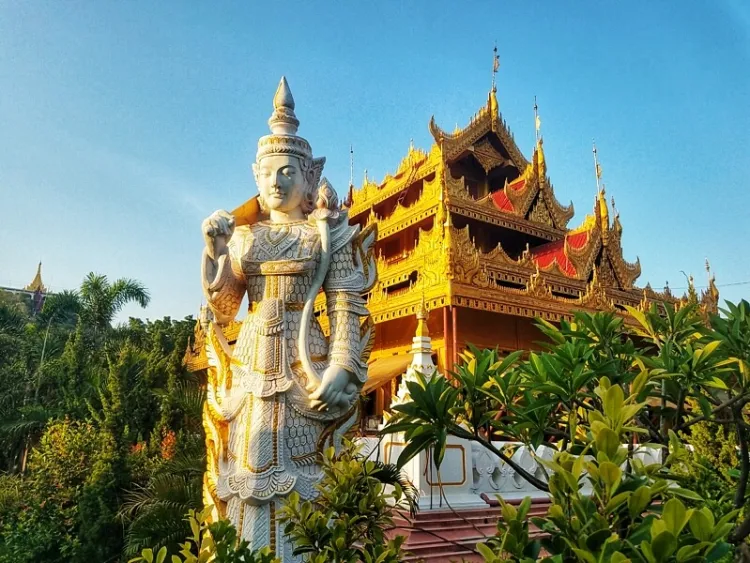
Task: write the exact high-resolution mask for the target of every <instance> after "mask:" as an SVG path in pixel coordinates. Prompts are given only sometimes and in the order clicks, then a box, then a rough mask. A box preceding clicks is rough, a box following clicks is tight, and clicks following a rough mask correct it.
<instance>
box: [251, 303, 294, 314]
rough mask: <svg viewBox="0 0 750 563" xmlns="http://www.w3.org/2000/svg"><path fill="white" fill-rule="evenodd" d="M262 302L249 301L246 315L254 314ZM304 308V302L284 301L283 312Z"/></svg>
mask: <svg viewBox="0 0 750 563" xmlns="http://www.w3.org/2000/svg"><path fill="white" fill-rule="evenodd" d="M261 303H262V301H251V302H250V304H249V305H248V307H247V312H248V313H255V312H257V311H258V309H259V306H260V304H261ZM304 308H305V302H304V301H285V302H284V310H285V311H289V312H292V311H301V310H302V309H304Z"/></svg>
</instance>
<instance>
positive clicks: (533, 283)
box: [525, 265, 552, 298]
mask: <svg viewBox="0 0 750 563" xmlns="http://www.w3.org/2000/svg"><path fill="white" fill-rule="evenodd" d="M525 292H526V294H527V295H532V296H534V297H542V298H551V297H552V289H551V288H550V287H549V286H548V285H547V283H546V282H545V281H544V278H543V277H542V274H541V273H540V272H539V266H538V265H537V267H536V271H535V272H534V273H533V274H531V276H529V281H528V282H526V289H525Z"/></svg>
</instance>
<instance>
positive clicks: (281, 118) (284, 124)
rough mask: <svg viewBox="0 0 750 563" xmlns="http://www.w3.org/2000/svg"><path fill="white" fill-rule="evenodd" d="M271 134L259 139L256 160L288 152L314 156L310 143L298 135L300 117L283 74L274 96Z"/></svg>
mask: <svg viewBox="0 0 750 563" xmlns="http://www.w3.org/2000/svg"><path fill="white" fill-rule="evenodd" d="M268 126H269V128H270V129H271V134H270V135H265V136H263V137H261V138H260V140H259V141H258V154H257V155H256V160H257V161H258V162H259V161H260V159H261V158H263V157H265V156H269V155H275V154H287V155H292V156H296V157H299V158H302V159H311V158H312V149H311V148H310V143H308V142H307V141H306V140H305V139H303V138H302V137H300V136H299V135H297V129H298V127H299V119H297V116H296V115H295V113H294V98H293V97H292V91H291V90H290V89H289V83H288V82H287V81H286V77H284V76H282V77H281V81H280V82H279V87H278V88H277V89H276V95H274V97H273V113H272V114H271V117H270V118H269V120H268Z"/></svg>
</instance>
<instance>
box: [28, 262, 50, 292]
mask: <svg viewBox="0 0 750 563" xmlns="http://www.w3.org/2000/svg"><path fill="white" fill-rule="evenodd" d="M24 289H25V290H26V291H38V292H40V293H47V288H46V287H44V283H42V263H41V262H39V265H38V266H37V267H36V275H35V276H34V279H33V280H31V283H30V284H29V285H27V286H26V287H24Z"/></svg>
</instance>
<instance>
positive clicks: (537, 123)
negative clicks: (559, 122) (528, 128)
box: [534, 96, 542, 144]
mask: <svg viewBox="0 0 750 563" xmlns="http://www.w3.org/2000/svg"><path fill="white" fill-rule="evenodd" d="M541 128H542V120H541V119H540V118H539V106H537V105H536V96H534V129H535V130H536V142H537V144H538V143H539V136H540V132H539V131H540V129H541Z"/></svg>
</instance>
